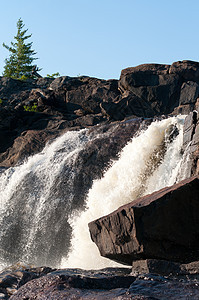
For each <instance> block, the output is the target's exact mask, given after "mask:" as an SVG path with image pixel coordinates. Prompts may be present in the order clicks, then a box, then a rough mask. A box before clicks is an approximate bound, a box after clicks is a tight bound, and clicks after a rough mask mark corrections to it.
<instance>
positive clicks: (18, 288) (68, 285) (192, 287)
mask: <svg viewBox="0 0 199 300" xmlns="http://www.w3.org/2000/svg"><path fill="white" fill-rule="evenodd" d="M164 263H165V265H167V266H168V265H169V263H168V262H164ZM164 263H163V262H162V266H163V265H164ZM148 265H150V268H151V270H153V271H154V270H155V266H157V262H155V261H153V262H152V261H150V263H149V262H148ZM159 265H160V262H159ZM170 265H171V264H170ZM173 265H174V264H173ZM176 265H177V264H175V269H176V270H177V269H178V268H177V267H176ZM196 265H197V263H195V264H194V265H193V266H192V267H191V266H190V270H191V272H189V271H188V272H187V271H186V272H185V273H183V274H184V275H183V274H179V273H175V274H169V275H167V276H163V275H161V276H160V275H158V274H157V273H156V272H155V273H148V270H147V269H143V271H144V272H141V273H139V274H138V273H137V274H133V273H132V272H131V269H125V268H106V269H101V270H90V271H85V270H80V269H62V270H59V269H58V270H54V271H53V270H51V271H50V269H49V268H45V267H43V268H36V269H37V270H38V271H39V269H41V271H42V272H41V271H39V272H40V273H39V272H38V271H37V270H36V269H35V268H30V269H28V268H26V269H25V270H23V271H22V270H21V269H19V270H16V271H14V272H10V273H9V274H7V278H6V277H5V278H3V276H2V277H1V279H2V280H3V281H2V282H3V289H0V297H1V299H4V300H5V299H8V298H9V296H11V297H10V298H9V299H12V300H22V299H60V300H61V299H90V300H91V299H98V300H101V299H104V300H109V299H118V300H125V299H134V300H146V299H148V300H149V299H150V300H154V299H193V300H197V299H198V292H199V288H198V284H199V279H198V270H196V271H197V272H195V273H193V272H192V271H193V269H194V266H196ZM156 269H157V268H156ZM173 269H174V267H173ZM137 270H138V269H137ZM139 271H140V269H139ZM145 271H146V272H145ZM45 272H46V274H45ZM23 274H24V278H23V276H22V275H23ZM185 274H186V275H185ZM0 276H1V275H0ZM8 277H9V278H8ZM165 295H166V297H165Z"/></svg>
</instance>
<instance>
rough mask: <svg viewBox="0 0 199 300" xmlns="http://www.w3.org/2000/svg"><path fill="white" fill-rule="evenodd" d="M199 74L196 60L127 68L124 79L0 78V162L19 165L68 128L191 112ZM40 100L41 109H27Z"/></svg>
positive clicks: (198, 104)
mask: <svg viewBox="0 0 199 300" xmlns="http://www.w3.org/2000/svg"><path fill="white" fill-rule="evenodd" d="M198 78H199V63H198V62H192V61H180V62H175V63H173V64H172V65H171V66H170V65H162V64H144V65H140V66H137V67H133V68H127V69H124V70H122V72H121V76H120V79H119V80H102V79H98V78H90V77H88V76H79V77H69V76H61V77H59V78H56V79H53V78H38V79H37V80H27V81H21V80H14V79H11V78H4V77H0V99H1V101H0V166H1V167H3V166H4V167H9V166H11V165H15V164H16V163H18V162H20V161H21V160H23V159H24V158H25V157H27V156H28V155H30V154H34V153H37V152H39V151H40V150H41V149H42V148H43V147H44V145H45V144H46V142H47V141H49V140H50V139H52V138H55V137H56V136H58V135H60V134H62V133H64V132H65V131H66V130H71V129H78V128H85V127H91V126H95V125H97V124H100V123H107V122H109V123H111V122H115V121H121V120H124V119H125V118H135V117H144V118H149V117H150V118H152V117H154V116H160V115H163V114H164V115H167V114H179V113H182V114H188V113H190V112H191V111H192V110H194V109H198V107H199V98H198V84H199V79H198ZM35 104H36V106H37V111H36V112H30V111H25V108H24V107H26V108H27V107H29V108H31V107H32V106H33V105H35ZM28 131H30V133H28ZM33 131H34V134H33ZM25 136H27V139H28V146H27V143H26V141H25ZM31 137H32V138H31ZM36 140H37V143H36V144H37V146H36V144H35V141H36ZM19 141H20V143H21V144H20V151H19V153H17V148H16V145H17V144H19ZM31 144H33V146H32V145H31ZM11 157H12V159H11Z"/></svg>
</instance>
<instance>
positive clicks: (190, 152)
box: [183, 110, 199, 177]
mask: <svg viewBox="0 0 199 300" xmlns="http://www.w3.org/2000/svg"><path fill="white" fill-rule="evenodd" d="M183 131H184V132H183V150H184V151H185V152H186V154H187V155H186V158H187V170H186V172H187V177H190V176H194V175H198V174H199V114H198V111H196V110H194V111H193V112H191V113H190V114H189V115H188V116H187V117H186V119H185V124H184V130H183Z"/></svg>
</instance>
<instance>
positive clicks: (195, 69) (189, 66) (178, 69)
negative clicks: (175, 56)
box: [169, 60, 199, 82]
mask: <svg viewBox="0 0 199 300" xmlns="http://www.w3.org/2000/svg"><path fill="white" fill-rule="evenodd" d="M169 74H178V75H179V76H180V77H181V78H182V80H183V81H195V82H199V62H196V61H191V60H183V61H177V62H174V63H173V64H172V65H171V66H170V68H169Z"/></svg>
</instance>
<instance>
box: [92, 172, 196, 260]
mask: <svg viewBox="0 0 199 300" xmlns="http://www.w3.org/2000/svg"><path fill="white" fill-rule="evenodd" d="M89 230H90V234H91V239H92V240H93V241H94V242H95V243H96V245H97V246H98V248H99V251H100V254H101V255H102V256H104V257H107V258H110V259H112V260H115V261H117V262H120V263H124V264H129V265H131V264H132V261H134V260H140V259H146V258H154V259H163V260H171V261H177V262H182V263H187V262H191V261H194V260H198V259H199V250H198V249H199V177H194V178H191V179H187V180H184V181H182V182H180V183H178V184H176V185H174V186H172V187H166V188H164V189H162V190H160V191H158V192H155V193H153V194H151V195H148V196H145V197H142V198H140V199H137V200H135V201H133V202H131V203H129V204H127V205H124V206H122V207H120V208H119V209H118V210H116V211H114V212H113V213H111V214H109V215H107V216H105V217H102V218H100V219H98V220H95V221H93V222H91V223H89Z"/></svg>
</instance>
